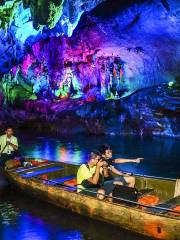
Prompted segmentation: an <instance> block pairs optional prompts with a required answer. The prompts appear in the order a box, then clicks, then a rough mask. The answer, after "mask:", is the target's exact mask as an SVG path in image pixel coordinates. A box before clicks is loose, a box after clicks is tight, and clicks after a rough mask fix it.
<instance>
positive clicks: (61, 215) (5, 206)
mask: <svg viewBox="0 0 180 240" xmlns="http://www.w3.org/2000/svg"><path fill="white" fill-rule="evenodd" d="M0 239H2V240H9V239H13V240H19V239H33V240H61V239H62V240H66V239H67V240H69V239H73V240H106V239H107V240H109V239H111V240H119V239H123V240H146V239H147V240H148V239H150V238H146V237H142V236H140V235H137V234H134V233H131V232H129V231H126V230H123V229H120V228H117V227H115V226H113V225H112V226H111V225H110V224H106V223H102V222H99V221H95V220H92V219H89V218H87V217H83V216H80V215H77V214H75V213H71V212H70V211H67V210H63V209H60V208H57V207H55V206H53V205H50V204H47V203H44V202H41V201H38V200H34V199H33V198H29V197H28V196H26V195H24V194H22V193H19V192H16V191H14V190H11V189H10V190H8V191H6V192H5V193H4V194H3V195H2V196H1V200H0Z"/></svg>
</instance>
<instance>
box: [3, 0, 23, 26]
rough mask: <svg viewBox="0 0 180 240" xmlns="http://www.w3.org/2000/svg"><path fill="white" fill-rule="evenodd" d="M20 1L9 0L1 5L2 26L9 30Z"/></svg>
mask: <svg viewBox="0 0 180 240" xmlns="http://www.w3.org/2000/svg"><path fill="white" fill-rule="evenodd" d="M20 3H21V1H20V0H16V1H7V2H6V3H5V4H4V5H2V6H0V28H2V29H4V30H7V28H8V27H9V26H10V25H11V23H12V22H13V20H14V17H15V14H16V11H17V9H18V7H19V4H20Z"/></svg>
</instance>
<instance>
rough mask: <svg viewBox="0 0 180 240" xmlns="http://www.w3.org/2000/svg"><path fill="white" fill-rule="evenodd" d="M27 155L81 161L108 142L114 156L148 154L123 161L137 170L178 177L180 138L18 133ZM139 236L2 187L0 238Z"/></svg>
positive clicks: (125, 238)
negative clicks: (62, 136)
mask: <svg viewBox="0 0 180 240" xmlns="http://www.w3.org/2000/svg"><path fill="white" fill-rule="evenodd" d="M20 142H21V145H22V147H23V149H24V151H25V153H26V155H28V156H34V157H42V158H46V159H51V160H55V161H63V162H71V163H75V164H79V163H81V162H84V161H85V160H86V158H87V155H88V153H89V151H91V150H92V149H96V148H97V146H99V145H101V144H102V143H110V144H111V145H112V147H113V150H114V156H115V157H118V156H119V157H125V158H135V157H144V161H143V162H142V163H141V164H121V169H123V170H127V171H132V172H134V173H141V174H149V175H156V176H164V177H174V178H177V177H180V171H179V153H180V144H179V142H178V141H176V140H172V139H160V138H146V139H143V138H137V137H111V138H109V137H98V138H94V137H76V138H71V139H50V138H48V139H47V138H34V137H33V138H32V137H31V138H30V137H23V138H21V139H20ZM1 239H2V240H9V239H13V240H16V239H17V240H19V239H25V240H26V239H27V240H29V239H33V240H56V239H58V240H59V239H60V240H61V239H68V240H69V239H74V240H84V239H85V240H86V239H87V240H101V239H102V240H106V239H108V240H109V239H110V240H119V239H123V240H141V239H148V238H146V237H142V236H139V235H137V234H134V233H131V232H129V231H125V230H122V229H120V228H117V227H114V226H111V225H109V224H106V223H101V222H98V221H95V220H91V219H88V218H86V217H82V216H79V215H76V214H72V213H71V212H69V211H65V210H62V209H59V208H56V207H54V206H52V205H49V204H46V203H43V202H39V201H37V200H35V199H32V198H30V197H29V196H26V195H23V194H22V193H19V192H17V191H15V190H12V189H6V190H4V191H2V192H0V240H1Z"/></svg>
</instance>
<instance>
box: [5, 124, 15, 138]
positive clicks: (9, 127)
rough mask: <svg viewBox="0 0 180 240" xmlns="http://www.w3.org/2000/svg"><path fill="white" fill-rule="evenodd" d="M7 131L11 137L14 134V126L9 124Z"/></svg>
mask: <svg viewBox="0 0 180 240" xmlns="http://www.w3.org/2000/svg"><path fill="white" fill-rule="evenodd" d="M5 133H6V135H7V137H11V136H12V135H13V134H14V131H13V128H12V127H11V126H8V127H7V128H6V130H5Z"/></svg>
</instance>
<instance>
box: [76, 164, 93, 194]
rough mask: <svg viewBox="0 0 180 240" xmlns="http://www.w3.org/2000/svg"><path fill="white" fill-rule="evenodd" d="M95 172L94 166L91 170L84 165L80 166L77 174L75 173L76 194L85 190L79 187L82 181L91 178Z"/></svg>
mask: <svg viewBox="0 0 180 240" xmlns="http://www.w3.org/2000/svg"><path fill="white" fill-rule="evenodd" d="M95 171H96V166H94V167H92V168H88V167H87V166H86V164H82V165H81V166H80V168H79V169H78V172H77V184H78V186H77V191H78V192H80V191H82V190H83V189H85V187H83V186H82V185H81V183H82V181H84V180H87V179H89V178H91V177H92V176H93V174H94V173H95Z"/></svg>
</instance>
